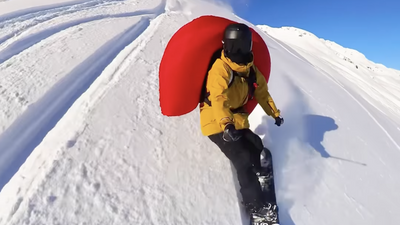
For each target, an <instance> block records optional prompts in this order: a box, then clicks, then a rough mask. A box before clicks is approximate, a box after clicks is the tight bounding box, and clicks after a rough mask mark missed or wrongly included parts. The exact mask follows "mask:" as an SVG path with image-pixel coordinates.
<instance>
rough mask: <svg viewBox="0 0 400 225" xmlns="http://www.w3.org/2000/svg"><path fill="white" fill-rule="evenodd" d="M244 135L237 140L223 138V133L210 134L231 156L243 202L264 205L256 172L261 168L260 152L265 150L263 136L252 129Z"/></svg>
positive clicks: (244, 131)
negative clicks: (230, 140) (227, 140)
mask: <svg viewBox="0 0 400 225" xmlns="http://www.w3.org/2000/svg"><path fill="white" fill-rule="evenodd" d="M242 131H243V136H242V138H240V139H239V140H237V141H235V142H226V141H224V140H223V139H222V134H223V133H218V134H214V135H210V136H208V137H209V138H210V139H211V141H213V142H214V143H215V144H216V145H217V146H218V147H219V148H220V149H221V151H222V152H223V153H224V154H225V155H226V157H228V158H229V160H230V161H231V162H232V164H233V166H234V167H235V169H236V172H237V178H238V180H239V184H240V193H241V194H242V198H243V203H244V204H247V203H251V204H253V205H260V204H261V205H262V204H263V202H262V201H260V200H261V199H262V195H261V187H260V183H259V182H258V178H257V176H256V174H255V171H256V170H259V169H260V168H261V162H260V154H261V151H262V150H263V147H264V146H263V143H262V140H261V138H260V137H259V136H258V135H256V134H254V133H253V132H252V131H251V130H249V129H245V130H242Z"/></svg>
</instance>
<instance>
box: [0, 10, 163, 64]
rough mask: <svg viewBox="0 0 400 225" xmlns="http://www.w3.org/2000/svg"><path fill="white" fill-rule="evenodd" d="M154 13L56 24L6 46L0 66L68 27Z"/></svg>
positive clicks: (117, 15)
mask: <svg viewBox="0 0 400 225" xmlns="http://www.w3.org/2000/svg"><path fill="white" fill-rule="evenodd" d="M156 10H158V9H156ZM154 11H155V10H139V11H136V12H131V13H121V14H114V15H108V14H107V15H98V16H93V17H88V18H83V19H78V20H74V21H70V22H67V23H63V24H58V25H57V26H54V27H51V28H48V29H46V30H43V31H41V32H39V33H35V34H33V35H30V36H27V37H24V38H22V39H20V40H18V41H15V42H13V43H12V44H10V45H9V46H7V47H6V48H5V49H4V50H2V51H1V52H0V64H1V63H3V62H5V61H6V60H8V59H10V58H11V57H13V56H14V55H17V54H19V53H20V52H22V51H24V50H26V49H28V48H30V47H31V46H33V45H34V44H36V43H38V42H40V41H42V40H44V39H46V38H48V37H50V36H51V35H54V34H56V33H58V32H60V31H62V30H65V29H68V28H70V27H73V26H77V25H79V24H82V23H88V22H92V21H95V20H101V19H106V18H121V17H134V16H139V15H145V14H154ZM152 17H153V16H150V18H152Z"/></svg>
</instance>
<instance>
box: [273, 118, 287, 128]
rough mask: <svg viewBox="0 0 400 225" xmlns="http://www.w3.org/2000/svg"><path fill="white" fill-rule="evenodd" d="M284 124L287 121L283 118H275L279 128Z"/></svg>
mask: <svg viewBox="0 0 400 225" xmlns="http://www.w3.org/2000/svg"><path fill="white" fill-rule="evenodd" d="M283 122H285V121H284V120H283V118H282V117H281V116H278V117H276V118H275V124H276V125H277V126H278V127H279V126H280V125H282V124H283Z"/></svg>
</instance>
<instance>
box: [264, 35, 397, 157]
mask: <svg viewBox="0 0 400 225" xmlns="http://www.w3.org/2000/svg"><path fill="white" fill-rule="evenodd" d="M266 35H267V36H268V37H269V38H270V39H271V40H273V41H275V42H276V43H277V44H278V45H280V46H281V47H282V48H283V49H284V50H285V51H287V52H288V53H290V54H291V55H292V56H294V57H296V58H297V59H299V60H301V61H302V62H304V63H306V64H309V65H311V66H312V67H314V68H315V69H316V70H318V71H320V72H321V73H322V74H324V75H325V76H326V77H327V78H328V79H330V80H331V81H333V82H334V83H335V84H336V85H338V86H339V87H340V88H341V89H342V90H343V91H345V92H346V93H347V94H348V95H349V96H350V97H351V98H352V99H353V100H354V101H355V102H356V103H357V104H358V105H360V106H361V107H362V109H363V110H364V111H365V112H366V113H367V114H368V115H369V116H370V117H371V119H372V120H373V121H374V122H375V123H376V124H377V125H378V127H379V128H380V129H382V131H383V132H384V133H385V135H386V136H387V137H388V138H389V140H390V141H391V142H392V143H393V145H394V146H396V148H397V149H398V150H399V151H400V146H399V144H398V143H397V142H396V141H395V140H394V138H393V137H392V136H391V135H390V134H389V132H388V131H387V130H386V129H385V128H384V127H383V126H382V124H381V123H380V122H379V121H378V120H377V119H376V118H375V117H374V116H373V115H372V114H371V113H370V112H369V110H368V109H367V108H366V107H365V106H364V105H363V104H362V103H361V102H360V100H358V98H356V97H355V96H354V95H353V94H351V93H350V91H349V88H346V87H345V86H344V85H343V84H342V83H340V81H338V80H337V79H335V78H334V77H332V76H330V75H329V74H327V73H326V72H325V71H323V70H321V69H320V68H318V67H316V66H314V65H313V64H311V63H310V62H308V61H307V60H306V59H305V58H304V57H302V56H301V55H299V54H298V53H293V52H292V51H290V50H289V49H288V48H287V46H286V44H284V43H283V42H281V41H279V40H277V39H276V38H274V37H272V36H270V35H268V34H266ZM364 101H365V100H364ZM371 106H373V107H374V105H373V104H371Z"/></svg>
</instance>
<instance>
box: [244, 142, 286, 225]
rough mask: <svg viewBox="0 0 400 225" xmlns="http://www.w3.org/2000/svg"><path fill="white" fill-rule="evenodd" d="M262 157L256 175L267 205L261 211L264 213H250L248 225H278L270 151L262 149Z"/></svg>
mask: <svg viewBox="0 0 400 225" xmlns="http://www.w3.org/2000/svg"><path fill="white" fill-rule="evenodd" d="M263 156H264V158H263V159H262V160H261V167H262V171H260V172H259V173H257V176H258V181H259V182H260V185H261V190H262V193H263V198H264V200H265V201H266V202H268V203H269V205H268V207H267V208H266V209H265V210H263V211H264V213H261V214H255V213H252V214H250V215H249V216H250V225H279V216H278V206H277V203H276V194H275V182H274V170H273V164H272V155H271V151H270V150H269V149H267V148H264V150H263Z"/></svg>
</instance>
